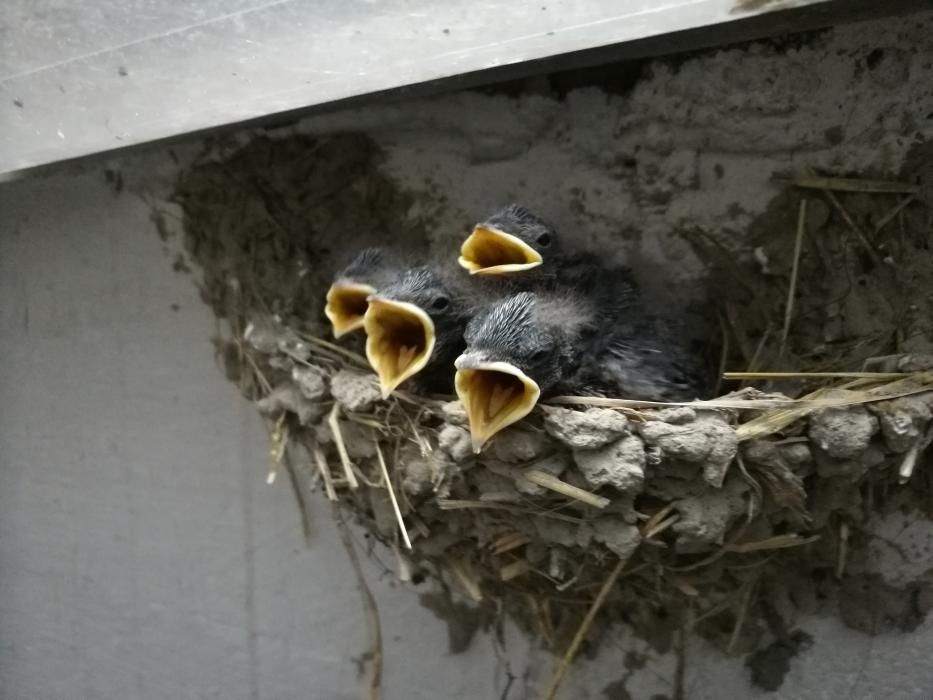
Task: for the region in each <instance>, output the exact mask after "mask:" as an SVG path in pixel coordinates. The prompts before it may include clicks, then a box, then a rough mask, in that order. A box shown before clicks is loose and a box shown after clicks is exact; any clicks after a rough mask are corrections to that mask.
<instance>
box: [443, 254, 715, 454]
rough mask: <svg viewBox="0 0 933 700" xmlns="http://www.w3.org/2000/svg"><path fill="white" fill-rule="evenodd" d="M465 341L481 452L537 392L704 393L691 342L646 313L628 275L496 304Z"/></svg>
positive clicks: (459, 381)
mask: <svg viewBox="0 0 933 700" xmlns="http://www.w3.org/2000/svg"><path fill="white" fill-rule="evenodd" d="M465 340H466V350H465V351H464V352H463V354H462V355H461V356H460V357H459V358H458V359H457V360H456V366H457V369H458V376H457V378H456V385H457V390H458V394H459V395H460V397H461V399H462V400H463V401H464V404H465V405H467V411H468V414H469V415H470V421H471V430H472V431H473V433H474V444H475V445H477V446H481V445H482V444H483V443H484V442H485V441H486V440H488V439H489V438H490V437H491V436H492V435H493V434H494V433H495V432H497V431H498V430H501V429H502V428H503V427H505V426H506V425H509V424H510V423H513V422H515V421H516V420H519V419H520V418H522V417H523V416H524V415H526V414H527V413H528V412H529V411H530V410H531V408H532V407H533V406H534V403H535V402H536V401H537V399H538V396H539V395H540V396H553V395H562V394H577V395H579V394H603V395H609V396H614V397H619V398H630V399H642V400H649V401H683V400H691V399H693V398H696V396H697V395H698V394H699V393H701V392H702V389H703V380H704V372H703V371H702V369H701V366H700V363H698V362H697V361H695V360H694V359H693V356H692V354H691V352H690V350H689V348H688V347H687V346H686V342H685V340H684V339H683V338H682V337H681V336H680V335H679V334H677V333H675V332H674V330H673V328H672V326H671V325H670V324H669V323H667V322H665V321H663V320H661V319H659V318H657V317H654V316H652V315H650V314H649V313H647V312H646V311H645V310H644V309H643V308H642V304H641V303H640V299H639V297H638V293H637V289H636V287H635V286H634V284H633V283H632V282H631V281H630V280H629V279H628V278H627V275H626V274H625V272H624V271H618V270H617V271H614V272H610V271H603V272H602V273H601V274H598V275H596V279H595V281H591V283H590V284H589V285H588V289H587V290H586V291H584V292H582V293H581V291H580V290H579V289H577V288H575V287H563V288H562V287H554V288H552V289H550V290H545V291H537V292H520V293H518V294H514V295H511V296H509V297H507V298H504V299H501V300H499V301H496V302H494V303H493V304H491V305H490V306H489V307H488V308H486V309H484V310H482V311H481V312H479V313H478V314H477V315H476V316H475V317H474V318H473V319H472V320H471V321H470V323H469V324H468V326H467V329H466V332H465ZM502 373H504V374H502ZM503 397H505V398H503ZM471 405H472V406H473V408H472V410H471V408H470V407H471Z"/></svg>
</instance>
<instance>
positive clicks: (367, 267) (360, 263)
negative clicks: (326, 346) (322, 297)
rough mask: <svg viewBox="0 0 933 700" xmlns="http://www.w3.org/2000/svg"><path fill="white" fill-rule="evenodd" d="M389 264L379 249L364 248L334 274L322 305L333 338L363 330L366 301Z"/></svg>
mask: <svg viewBox="0 0 933 700" xmlns="http://www.w3.org/2000/svg"><path fill="white" fill-rule="evenodd" d="M392 264H393V263H392V260H391V258H390V257H389V256H388V255H387V254H386V253H385V251H383V250H382V249H381V248H365V249H363V250H362V251H360V253H359V254H358V255H357V256H356V257H355V258H354V259H353V260H352V261H351V262H350V264H349V265H347V266H346V267H345V268H344V269H343V270H341V271H340V273H338V274H337V276H336V277H335V279H334V282H333V284H331V286H330V288H329V289H328V290H327V298H326V304H325V306H324V315H325V316H327V319H328V320H329V321H330V324H331V329H332V330H333V333H334V337H335V338H339V337H340V336H342V335H346V334H347V333H350V332H352V331H355V330H358V329H360V328H362V327H363V315H364V314H365V313H366V307H367V301H366V300H367V298H368V297H370V296H371V295H373V294H375V293H376V291H377V286H376V283H377V282H382V281H384V279H383V278H385V277H386V276H387V272H388V268H389V267H391V266H392Z"/></svg>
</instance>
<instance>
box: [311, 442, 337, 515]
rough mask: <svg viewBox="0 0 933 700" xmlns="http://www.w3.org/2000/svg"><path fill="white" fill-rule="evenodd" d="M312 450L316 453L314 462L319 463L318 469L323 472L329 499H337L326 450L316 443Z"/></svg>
mask: <svg viewBox="0 0 933 700" xmlns="http://www.w3.org/2000/svg"><path fill="white" fill-rule="evenodd" d="M311 452H312V454H313V455H314V462H315V464H317V470H318V472H319V473H320V474H321V479H322V480H323V481H324V493H326V494H327V498H328V500H331V501H336V500H337V492H336V491H335V490H334V477H333V476H332V475H331V473H330V466H329V465H328V464H327V457H326V456H325V455H324V450H322V449H321V446H320V445H318V444H317V443H314V446H313V447H312V448H311Z"/></svg>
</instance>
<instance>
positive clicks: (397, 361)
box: [363, 297, 435, 399]
mask: <svg viewBox="0 0 933 700" xmlns="http://www.w3.org/2000/svg"><path fill="white" fill-rule="evenodd" d="M363 327H364V328H365V329H366V359H367V360H369V364H370V365H371V366H372V368H373V369H374V370H375V371H376V374H377V375H379V385H380V386H381V387H382V398H384V399H385V398H388V396H389V394H391V393H392V392H393V391H394V390H395V389H396V387H398V385H399V384H401V383H402V382H404V381H405V380H406V379H408V378H409V377H412V376H414V375H415V374H417V373H418V372H420V371H421V370H422V369H424V366H425V365H426V364H427V363H428V360H430V359H431V353H433V352H434V341H435V335H434V322H433V321H432V320H431V317H430V316H428V315H427V314H426V313H425V312H424V311H423V310H422V309H421V308H420V307H418V306H415V305H414V304H409V303H407V302H403V301H392V300H391V299H381V298H379V297H373V298H371V299H370V300H369V308H368V309H367V311H366V315H365V316H364V318H363Z"/></svg>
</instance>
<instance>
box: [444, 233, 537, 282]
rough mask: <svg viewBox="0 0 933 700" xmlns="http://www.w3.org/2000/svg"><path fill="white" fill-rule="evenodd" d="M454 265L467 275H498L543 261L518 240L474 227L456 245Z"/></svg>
mask: <svg viewBox="0 0 933 700" xmlns="http://www.w3.org/2000/svg"><path fill="white" fill-rule="evenodd" d="M457 262H459V263H460V266H461V267H463V268H465V269H466V270H469V272H470V274H471V275H502V274H508V273H509V272H520V271H521V270H530V269H531V268H533V267H537V266H538V265H540V264H541V263H542V262H544V259H543V258H542V257H541V255H540V254H539V253H538V251H536V250H535V249H534V248H532V247H531V246H530V245H528V244H527V243H525V242H524V241H523V240H521V239H520V238H516V237H515V236H513V235H511V234H509V233H505V232H504V231H500V230H498V229H495V228H486V227H484V226H477V227H476V228H474V229H473V233H471V234H470V235H469V236H468V237H467V239H466V240H465V241H464V242H463V245H461V246H460V257H459V258H458V260H457Z"/></svg>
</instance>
